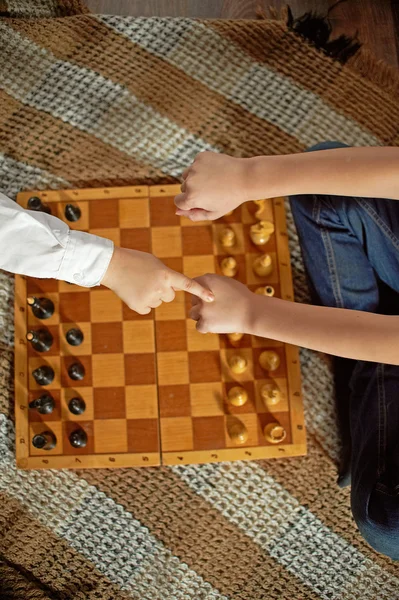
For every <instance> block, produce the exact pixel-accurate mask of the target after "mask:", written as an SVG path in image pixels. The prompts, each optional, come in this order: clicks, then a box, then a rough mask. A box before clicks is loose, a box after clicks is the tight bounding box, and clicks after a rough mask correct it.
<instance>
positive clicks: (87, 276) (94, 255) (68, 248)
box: [0, 193, 114, 287]
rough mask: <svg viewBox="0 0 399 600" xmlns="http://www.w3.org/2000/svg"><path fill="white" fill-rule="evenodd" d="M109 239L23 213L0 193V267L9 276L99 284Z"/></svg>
mask: <svg viewBox="0 0 399 600" xmlns="http://www.w3.org/2000/svg"><path fill="white" fill-rule="evenodd" d="M113 250H114V245H113V242H112V241H111V240H107V239H105V238H101V237H98V236H96V235H92V234H90V233H85V232H83V231H73V230H71V229H69V227H68V225H67V224H66V223H64V222H63V221H61V219H57V218H56V217H53V216H51V215H48V214H46V213H43V212H35V211H31V210H25V209H23V208H22V207H20V206H19V205H18V204H16V203H15V202H13V201H12V200H11V199H10V198H7V196H4V194H1V193H0V268H1V269H4V270H5V271H10V272H11V273H18V274H20V275H28V276H30V277H40V278H42V279H47V278H49V279H50V278H51V279H62V280H63V281H69V282H70V283H76V284H78V285H81V286H84V287H93V286H95V285H99V284H100V282H101V280H102V278H103V276H104V275H105V272H106V270H107V268H108V265H109V263H110V261H111V258H112V254H113Z"/></svg>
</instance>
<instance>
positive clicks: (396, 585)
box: [0, 0, 399, 600]
mask: <svg viewBox="0 0 399 600" xmlns="http://www.w3.org/2000/svg"><path fill="white" fill-rule="evenodd" d="M0 13H1V15H2V18H1V19H0V46H1V49H0V56H1V62H0V189H1V191H2V192H4V193H6V194H8V195H9V196H11V197H13V198H15V195H16V193H17V192H18V191H20V190H24V189H32V188H47V187H52V188H60V187H69V186H73V187H80V186H81V187H82V186H84V187H89V186H107V185H128V184H133V183H147V182H151V183H161V182H162V183H167V182H172V181H175V178H178V177H179V176H180V174H181V173H182V171H183V170H184V168H185V167H186V166H187V165H188V164H189V163H190V161H191V160H192V159H193V157H194V156H195V154H196V153H197V152H198V151H200V150H204V149H211V150H215V151H218V152H219V151H220V152H226V153H229V154H232V155H235V156H251V155H256V154H277V153H289V152H300V151H302V150H303V149H304V148H305V147H307V146H308V145H310V144H314V143H316V142H319V141H322V140H326V139H339V140H341V141H343V142H346V143H347V144H352V145H381V144H388V145H399V129H398V126H399V104H398V101H397V98H398V92H399V79H398V78H397V76H396V74H395V73H393V72H392V71H390V70H389V69H388V68H386V67H384V66H383V65H377V64H376V63H375V62H374V61H373V59H372V58H371V57H370V56H368V55H367V54H366V53H365V52H364V51H359V52H357V53H356V55H355V56H353V57H352V58H351V59H350V60H349V61H348V62H347V63H346V64H345V65H343V64H342V63H341V62H339V61H338V60H334V59H333V58H329V57H328V56H326V54H325V52H323V51H322V50H318V49H316V48H315V47H314V46H313V45H312V44H310V43H308V42H307V41H306V40H304V39H303V38H301V36H300V35H298V33H297V32H295V31H293V28H292V27H288V26H287V25H286V24H285V23H284V22H282V21H278V20H270V21H269V20H260V21H195V20H188V19H159V18H152V19H133V18H129V17H116V16H98V15H89V14H85V13H86V11H83V10H82V9H81V7H80V4H79V2H77V1H75V0H69V1H68V0H63V1H57V0H32V1H29V0H7V2H4V0H0ZM289 230H290V243H291V253H292V263H293V268H294V275H295V287H296V298H297V300H299V301H306V300H307V291H306V286H305V282H304V276H303V265H302V262H301V258H300V252H299V247H298V242H297V237H296V233H295V229H294V226H293V223H292V219H291V217H290V215H289ZM12 301H13V280H12V277H10V276H8V275H7V274H5V273H3V274H1V276H0V597H1V598H2V599H11V598H12V599H14V598H15V599H16V598H18V599H24V600H30V599H35V600H36V599H38V600H52V599H90V600H91V599H93V600H94V599H128V598H129V599H131V598H133V599H137V600H175V599H176V600H208V599H209V600H227V599H237V600H261V599H263V600H272V599H279V600H284V599H286V600H305V599H312V600H318V599H329V600H354V599H359V600H383V599H386V600H395V599H398V598H399V568H398V566H397V565H396V564H395V563H393V562H392V561H390V560H388V559H386V558H384V557H383V556H381V555H378V554H377V553H376V552H374V551H373V550H372V549H371V548H370V547H369V546H368V545H367V544H366V543H365V542H364V541H363V540H362V538H361V537H360V535H359V534H358V532H357V529H356V526H355V524H354V521H353V519H352V516H351V512H350V506H349V490H348V489H344V490H342V489H339V488H338V487H337V485H336V483H335V480H336V460H337V454H338V446H339V442H338V435H337V430H336V426H335V412H334V402H333V385H332V378H331V369H330V364H329V361H328V359H327V358H326V357H324V356H321V355H318V354H316V353H314V352H310V351H306V350H304V351H302V355H301V356H302V373H303V388H304V397H305V405H306V406H305V408H306V417H307V428H308V443H309V454H308V456H306V457H303V458H295V459H285V460H281V459H280V460H275V461H259V462H249V463H222V464H216V465H201V466H187V467H180V466H179V467H172V468H166V467H163V468H153V469H142V470H140V469H126V470H93V471H76V472H72V471H64V472H63V471H59V472H52V471H50V472H39V471H36V472H35V471H31V472H23V471H17V470H16V468H15V461H14V423H13V407H12V406H13V385H12V362H13V310H12Z"/></svg>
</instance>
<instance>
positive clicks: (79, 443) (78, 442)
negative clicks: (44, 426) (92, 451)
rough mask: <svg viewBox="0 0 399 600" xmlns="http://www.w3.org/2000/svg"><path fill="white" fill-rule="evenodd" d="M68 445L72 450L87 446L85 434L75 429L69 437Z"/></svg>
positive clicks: (81, 430)
mask: <svg viewBox="0 0 399 600" xmlns="http://www.w3.org/2000/svg"><path fill="white" fill-rule="evenodd" d="M69 443H70V444H71V446H73V447H74V448H84V447H85V446H86V445H87V433H86V432H85V431H84V430H83V429H75V431H72V433H71V434H70V435H69Z"/></svg>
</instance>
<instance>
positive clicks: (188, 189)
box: [175, 152, 251, 221]
mask: <svg viewBox="0 0 399 600" xmlns="http://www.w3.org/2000/svg"><path fill="white" fill-rule="evenodd" d="M250 161H251V159H249V158H234V157H232V156H227V155H226V154H217V153H215V152H200V154H197V156H196V157H195V160H194V162H193V164H192V165H191V166H190V167H189V168H188V169H186V171H185V172H184V173H183V184H182V186H181V190H182V193H181V194H179V195H178V196H176V198H175V204H176V206H177V211H176V214H177V215H181V216H186V217H189V218H190V219H191V220H192V221H202V220H206V219H209V220H214V219H219V217H222V216H223V215H225V214H226V213H228V212H230V211H232V210H234V209H235V208H237V206H240V204H242V203H243V202H246V201H247V200H250V198H249V196H248V191H247V189H246V188H247V180H248V177H249V176H248V169H249V165H250V164H251V162H250Z"/></svg>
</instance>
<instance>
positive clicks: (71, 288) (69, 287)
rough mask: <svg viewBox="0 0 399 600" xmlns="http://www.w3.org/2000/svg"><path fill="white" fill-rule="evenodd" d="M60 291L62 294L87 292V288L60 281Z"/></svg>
mask: <svg viewBox="0 0 399 600" xmlns="http://www.w3.org/2000/svg"><path fill="white" fill-rule="evenodd" d="M58 289H59V291H60V292H87V288H85V287H82V286H81V285H75V284H74V283H67V282H66V281H59V282H58Z"/></svg>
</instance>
